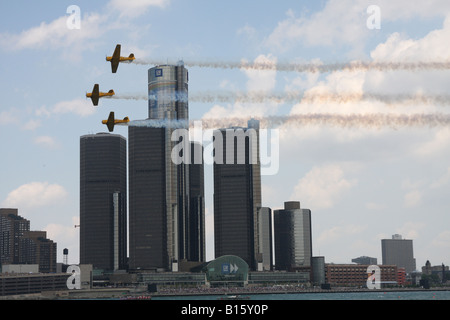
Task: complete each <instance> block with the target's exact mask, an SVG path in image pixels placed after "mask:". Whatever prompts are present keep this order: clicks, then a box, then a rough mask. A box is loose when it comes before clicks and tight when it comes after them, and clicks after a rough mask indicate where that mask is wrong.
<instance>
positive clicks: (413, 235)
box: [396, 221, 425, 239]
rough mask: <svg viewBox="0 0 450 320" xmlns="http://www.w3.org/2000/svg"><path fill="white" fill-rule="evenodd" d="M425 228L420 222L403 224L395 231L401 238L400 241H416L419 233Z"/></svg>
mask: <svg viewBox="0 0 450 320" xmlns="http://www.w3.org/2000/svg"><path fill="white" fill-rule="evenodd" d="M424 226H425V224H424V223H422V222H412V221H408V222H405V223H404V225H403V226H402V227H400V228H398V229H397V230H396V233H397V234H400V235H401V236H402V239H417V238H418V237H419V231H420V230H421V229H423V227H424Z"/></svg>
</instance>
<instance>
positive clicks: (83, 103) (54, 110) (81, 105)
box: [35, 98, 96, 117]
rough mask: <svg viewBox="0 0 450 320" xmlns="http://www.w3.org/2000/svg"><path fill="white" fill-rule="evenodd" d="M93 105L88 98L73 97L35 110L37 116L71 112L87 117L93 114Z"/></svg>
mask: <svg viewBox="0 0 450 320" xmlns="http://www.w3.org/2000/svg"><path fill="white" fill-rule="evenodd" d="M95 111H96V109H95V107H93V106H92V103H91V101H90V100H87V99H82V98H80V99H74V100H68V101H61V102H58V103H56V104H55V105H54V106H53V107H51V108H47V107H46V106H42V107H40V108H39V109H37V110H36V111H35V113H36V115H37V116H47V117H49V116H51V115H54V114H55V115H57V114H67V113H73V114H76V115H78V116H81V117H87V116H90V115H92V114H94V113H95Z"/></svg>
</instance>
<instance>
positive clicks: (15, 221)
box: [0, 209, 56, 273]
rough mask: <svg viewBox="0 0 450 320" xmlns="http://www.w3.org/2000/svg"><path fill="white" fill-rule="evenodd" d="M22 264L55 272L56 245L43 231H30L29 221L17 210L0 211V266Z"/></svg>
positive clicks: (40, 270)
mask: <svg viewBox="0 0 450 320" xmlns="http://www.w3.org/2000/svg"><path fill="white" fill-rule="evenodd" d="M24 264H27V265H37V266H38V270H39V272H42V273H49V272H56V243H54V242H53V241H52V240H50V239H47V233H46V232H45V231H30V221H29V220H27V219H25V218H23V217H21V216H19V214H18V209H0V266H2V265H24Z"/></svg>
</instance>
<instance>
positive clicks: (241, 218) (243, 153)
mask: <svg viewBox="0 0 450 320" xmlns="http://www.w3.org/2000/svg"><path fill="white" fill-rule="evenodd" d="M214 152H215V155H214V165H213V168H214V245H215V255H216V257H220V256H223V255H236V256H238V257H240V258H241V259H243V260H244V261H245V262H247V263H248V265H249V267H250V268H251V269H253V270H256V268H257V260H258V256H260V253H262V252H261V250H260V248H259V244H260V238H259V235H258V210H259V208H261V174H260V161H259V122H257V121H255V120H250V121H249V123H248V128H240V127H235V128H229V129H220V130H215V131H214Z"/></svg>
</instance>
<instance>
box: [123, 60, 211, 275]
mask: <svg viewBox="0 0 450 320" xmlns="http://www.w3.org/2000/svg"><path fill="white" fill-rule="evenodd" d="M148 94H149V119H153V120H161V121H164V122H165V125H163V126H161V127H158V128H156V127H132V126H130V127H129V129H128V130H129V131H128V132H129V134H128V139H129V141H128V142H129V193H130V201H129V212H130V218H129V223H130V259H129V264H130V268H131V269H135V270H138V269H140V270H146V269H163V270H171V271H177V270H178V268H179V264H180V261H198V262H202V261H204V259H205V243H204V242H205V240H204V190H203V165H201V164H199V165H198V166H197V165H194V166H190V165H189V164H188V163H181V164H177V163H174V161H172V151H173V149H174V147H175V145H176V144H177V143H178V142H179V141H172V133H173V132H174V130H176V128H175V127H172V126H170V121H174V122H177V121H178V122H184V123H185V124H186V126H185V127H181V128H179V127H178V129H186V130H187V128H188V127H187V121H188V119H189V109H188V97H187V94H188V71H187V69H185V68H184V65H183V64H182V63H179V64H178V65H161V66H156V67H154V68H151V69H149V70H148ZM188 145H189V146H190V144H188ZM189 148H190V147H189ZM191 176H192V179H190V177H191ZM191 180H192V181H191Z"/></svg>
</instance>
